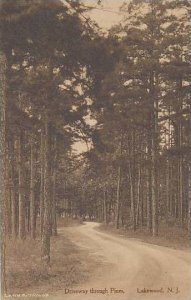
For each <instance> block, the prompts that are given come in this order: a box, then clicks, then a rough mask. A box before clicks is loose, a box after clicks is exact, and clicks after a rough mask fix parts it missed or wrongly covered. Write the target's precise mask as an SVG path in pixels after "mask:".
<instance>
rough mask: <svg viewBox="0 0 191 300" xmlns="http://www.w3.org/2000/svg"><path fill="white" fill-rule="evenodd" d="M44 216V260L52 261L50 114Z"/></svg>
mask: <svg viewBox="0 0 191 300" xmlns="http://www.w3.org/2000/svg"><path fill="white" fill-rule="evenodd" d="M44 154H45V157H44V160H45V164H44V218H43V234H42V261H43V262H44V263H45V264H46V265H47V264H49V263H50V217H51V199H50V197H51V158H50V121H49V118H48V114H47V113H46V114H45V120H44Z"/></svg>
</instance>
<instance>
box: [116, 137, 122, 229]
mask: <svg viewBox="0 0 191 300" xmlns="http://www.w3.org/2000/svg"><path fill="white" fill-rule="evenodd" d="M122 148H123V133H122V134H121V137H120V150H119V151H120V157H121V154H122ZM117 173H118V174H117V197H116V213H115V227H116V228H117V229H118V228H119V217H120V205H121V203H120V201H121V199H120V196H121V191H120V190H121V162H120V165H119V167H118V171H117Z"/></svg>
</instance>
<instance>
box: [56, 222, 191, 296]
mask: <svg viewBox="0 0 191 300" xmlns="http://www.w3.org/2000/svg"><path fill="white" fill-rule="evenodd" d="M97 226H98V224H97V223H94V222H86V223H85V225H82V226H79V227H70V228H67V232H68V236H69V237H70V238H71V239H72V241H73V242H74V243H76V244H77V245H78V246H79V247H81V248H87V249H88V251H89V253H90V254H91V255H94V258H95V259H96V260H97V262H98V264H101V265H103V268H101V273H99V274H97V276H95V277H94V278H92V279H91V281H90V282H88V283H86V284H85V285H82V286H77V287H74V288H71V289H70V291H68V290H65V289H64V290H63V291H60V292H59V295H57V296H60V297H61V298H62V299H67V300H73V299H74V300H75V299H78V300H79V299H80V300H81V299H87V300H91V299H96V300H97V299H98V300H102V299H112V300H113V299H116V300H119V299H121V300H137V299H140V300H145V299H148V300H151V299H152V300H153V299H161V300H166V299H173V300H177V299H178V300H180V299H182V300H191V253H190V252H189V251H182V250H173V249H170V248H167V247H161V246H157V245H151V244H146V243H144V242H141V241H138V240H136V239H124V238H123V237H120V236H119V237H118V236H115V235H112V234H108V233H103V232H99V231H97V230H96V227H97ZM63 230H64V232H66V228H64V229H63ZM61 232H62V229H60V233H61ZM91 288H93V290H91V291H92V292H91V293H90V289H91Z"/></svg>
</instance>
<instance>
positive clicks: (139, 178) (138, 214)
mask: <svg viewBox="0 0 191 300" xmlns="http://www.w3.org/2000/svg"><path fill="white" fill-rule="evenodd" d="M140 190H141V166H140V164H139V169H138V182H137V208H136V227H138V226H139V216H140V215H142V214H143V212H141V209H142V207H141V193H140Z"/></svg>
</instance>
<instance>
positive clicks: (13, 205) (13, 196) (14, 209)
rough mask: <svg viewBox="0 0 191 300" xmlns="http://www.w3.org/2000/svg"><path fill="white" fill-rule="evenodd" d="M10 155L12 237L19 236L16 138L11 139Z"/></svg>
mask: <svg viewBox="0 0 191 300" xmlns="http://www.w3.org/2000/svg"><path fill="white" fill-rule="evenodd" d="M10 145H11V148H10V156H11V210H12V212H11V234H12V237H16V236H17V220H16V219H17V199H16V185H15V149H14V139H13V140H12V141H11V144H10Z"/></svg>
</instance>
